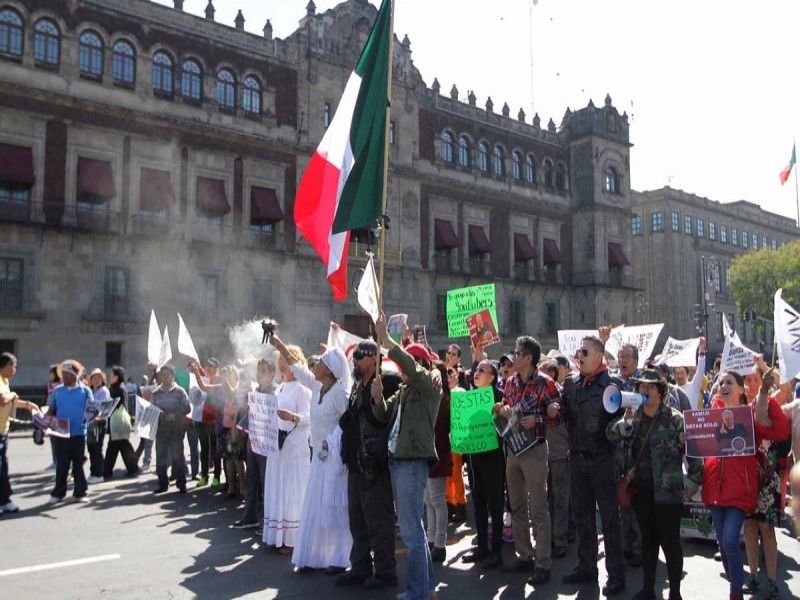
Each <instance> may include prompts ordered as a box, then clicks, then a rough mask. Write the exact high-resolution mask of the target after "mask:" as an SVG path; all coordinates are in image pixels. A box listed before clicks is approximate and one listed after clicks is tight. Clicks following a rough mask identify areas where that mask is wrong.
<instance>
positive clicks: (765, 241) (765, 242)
mask: <svg viewBox="0 0 800 600" xmlns="http://www.w3.org/2000/svg"><path fill="white" fill-rule="evenodd" d="M768 246H769V239H768V238H767V236H765V235H764V236H761V249H762V250H766V249H767V247H768Z"/></svg>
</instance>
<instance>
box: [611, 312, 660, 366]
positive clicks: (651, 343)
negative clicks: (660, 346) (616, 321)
mask: <svg viewBox="0 0 800 600" xmlns="http://www.w3.org/2000/svg"><path fill="white" fill-rule="evenodd" d="M663 328H664V324H663V323H655V324H653V325H634V326H633V327H625V325H620V326H619V327H614V329H612V330H611V337H610V338H608V342H606V352H608V353H609V354H610V355H611V356H613V357H614V358H616V357H617V354H618V353H619V349H620V348H621V347H622V346H624V345H625V344H631V345H632V346H636V348H637V349H638V350H639V364H638V365H637V366H638V367H639V368H640V369H641V368H643V367H644V363H645V362H647V359H648V358H650V355H651V354H653V350H654V349H655V347H656V342H657V341H658V336H659V334H660V333H661V330H662V329H663Z"/></svg>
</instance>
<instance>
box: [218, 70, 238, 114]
mask: <svg viewBox="0 0 800 600" xmlns="http://www.w3.org/2000/svg"><path fill="white" fill-rule="evenodd" d="M217 104H218V105H219V106H220V107H221V108H231V109H232V108H236V78H235V77H234V76H233V73H231V72H230V71H229V70H228V69H220V70H219V71H217Z"/></svg>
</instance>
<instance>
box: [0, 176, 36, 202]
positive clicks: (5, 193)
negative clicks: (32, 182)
mask: <svg viewBox="0 0 800 600" xmlns="http://www.w3.org/2000/svg"><path fill="white" fill-rule="evenodd" d="M30 196H31V188H30V186H28V185H27V184H24V183H10V182H8V181H0V204H6V203H8V204H27V203H28V201H29V200H30Z"/></svg>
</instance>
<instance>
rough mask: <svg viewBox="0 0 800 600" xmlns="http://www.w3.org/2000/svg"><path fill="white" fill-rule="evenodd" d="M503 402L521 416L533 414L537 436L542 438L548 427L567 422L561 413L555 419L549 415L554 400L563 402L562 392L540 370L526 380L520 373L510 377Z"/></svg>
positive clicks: (504, 391) (504, 390)
mask: <svg viewBox="0 0 800 600" xmlns="http://www.w3.org/2000/svg"><path fill="white" fill-rule="evenodd" d="M503 402H504V403H505V404H506V405H508V406H510V407H511V408H513V409H514V410H515V411H518V412H519V415H520V416H521V417H525V416H529V415H533V417H534V421H535V423H536V425H535V427H534V429H535V431H536V436H537V437H540V438H544V437H545V434H546V430H547V428H548V427H556V426H558V425H559V424H560V423H564V422H566V421H565V419H564V417H563V415H561V414H560V413H559V415H558V416H557V417H556V418H555V419H550V418H549V417H548V416H547V407H548V406H550V405H551V404H552V403H553V402H561V392H560V391H559V390H558V385H557V384H556V382H555V381H553V380H552V379H550V378H549V377H548V376H547V375H543V374H542V373H539V372H538V371H534V372H533V375H531V376H530V377H528V379H527V380H526V381H524V382H523V381H522V377H520V375H519V373H514V374H513V375H512V376H511V377H509V378H508V380H507V381H506V385H505V387H504V388H503Z"/></svg>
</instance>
